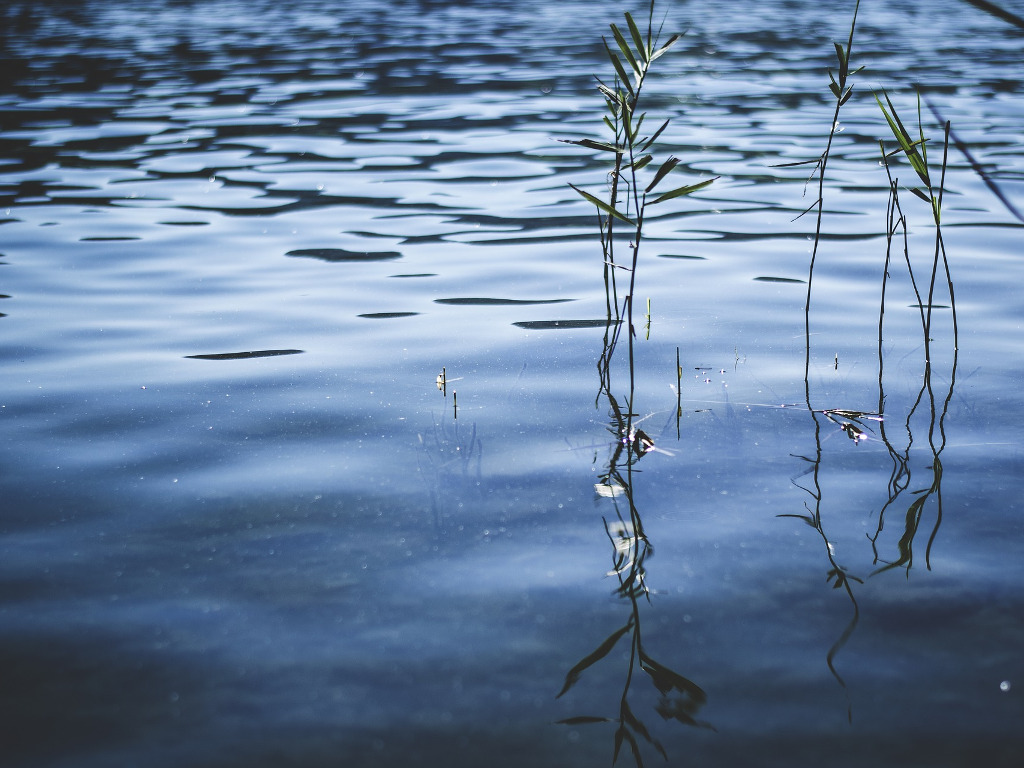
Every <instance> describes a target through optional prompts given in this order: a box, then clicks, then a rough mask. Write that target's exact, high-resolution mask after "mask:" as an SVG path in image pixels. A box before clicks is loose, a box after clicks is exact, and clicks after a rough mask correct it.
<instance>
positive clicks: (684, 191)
mask: <svg viewBox="0 0 1024 768" xmlns="http://www.w3.org/2000/svg"><path fill="white" fill-rule="evenodd" d="M717 178H718V176H715V178H714V179H708V180H707V181H701V182H699V183H697V184H690V185H688V186H685V187H679V188H677V189H673V190H672V191H671V192H666V193H665V194H663V195H661V196H660V197H656V198H655V199H654V200H651V205H654V204H655V203H662V202H664V201H665V200H671V199H673V198H675V197H682V196H683V195H689V194H690V193H692V192H696V191H697V190H698V189H704V187H706V186H708V184H710V183H711V182H713V181H714V180H715V179H717Z"/></svg>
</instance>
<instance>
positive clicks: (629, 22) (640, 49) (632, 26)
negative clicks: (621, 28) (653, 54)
mask: <svg viewBox="0 0 1024 768" xmlns="http://www.w3.org/2000/svg"><path fill="white" fill-rule="evenodd" d="M625 15H626V26H628V27H629V34H630V35H631V36H632V38H633V44H634V45H636V52H637V53H638V54H640V58H641V59H642V60H643V62H644V63H645V64H646V63H647V62H648V60H649V58H648V54H649V53H650V50H648V48H647V43H645V42H644V37H643V35H641V34H640V30H639V29H638V28H637V26H636V22H635V21H633V17H632V16H630V15H629V12H627V13H626V14H625Z"/></svg>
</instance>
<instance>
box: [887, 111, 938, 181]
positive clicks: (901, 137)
mask: <svg viewBox="0 0 1024 768" xmlns="http://www.w3.org/2000/svg"><path fill="white" fill-rule="evenodd" d="M883 93H884V92H883ZM884 95H885V101H886V103H887V104H888V105H889V109H888V110H886V108H885V106H883V104H882V101H881V99H879V98H878V95H877V94H876V95H875V101H877V102H878V106H879V108H880V109H881V110H882V114H883V115H885V121H886V122H887V123H888V124H889V129H890V130H891V131H892V134H893V136H894V137H895V138H896V142H897V143H898V144H899V145H900V148H901V149H902V150H903V153H904V154H905V155H906V156H907V161H908V162H909V163H910V166H911V167H912V168H913V169H914V171H915V172H916V173H917V175H918V178H920V179H921V181H922V182H923V183H924V185H925V186H926V187H928V188H929V189H931V186H932V183H931V178H930V176H929V174H928V165H927V163H926V162H925V160H924V157H923V156H922V155H921V153H920V152H919V151H918V150H917V144H918V143H919V142H915V141H914V140H913V139H912V138H910V132H909V131H907V129H906V126H904V125H903V121H902V120H900V117H899V114H897V112H896V107H895V106H893V103H892V99H890V98H889V94H887V93H885V94H884ZM890 112H891V114H890ZM922 142H923V137H922Z"/></svg>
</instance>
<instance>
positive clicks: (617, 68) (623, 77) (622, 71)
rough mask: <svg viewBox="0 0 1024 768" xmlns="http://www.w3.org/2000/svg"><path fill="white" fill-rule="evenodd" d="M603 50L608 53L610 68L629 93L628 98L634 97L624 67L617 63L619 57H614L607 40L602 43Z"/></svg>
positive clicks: (634, 93) (634, 92)
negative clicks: (613, 69) (611, 67)
mask: <svg viewBox="0 0 1024 768" xmlns="http://www.w3.org/2000/svg"><path fill="white" fill-rule="evenodd" d="M604 49H605V50H606V51H608V58H609V60H611V62H612V66H613V67H614V68H615V74H617V75H618V76H619V79H620V80H621V81H622V84H623V85H624V86H625V87H626V90H627V91H629V95H630V98H633V97H635V96H636V91H634V90H633V84H632V83H630V81H629V75H627V74H626V69H625V67H623V66H622V62H621V61H619V57H618V56H616V55H615V52H614V51H613V50H612V49H611V46H610V45H608V41H607V40H605V41H604Z"/></svg>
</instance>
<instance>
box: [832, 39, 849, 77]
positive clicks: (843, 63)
mask: <svg viewBox="0 0 1024 768" xmlns="http://www.w3.org/2000/svg"><path fill="white" fill-rule="evenodd" d="M832 45H834V46H835V47H836V56H837V57H839V81H840V82H842V81H843V80H845V79H846V71H847V69H849V66H850V60H849V59H848V58H847V57H846V51H845V50H843V46H842V45H840V44H839V43H837V42H835V41H833V42H832Z"/></svg>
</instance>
